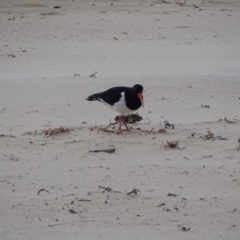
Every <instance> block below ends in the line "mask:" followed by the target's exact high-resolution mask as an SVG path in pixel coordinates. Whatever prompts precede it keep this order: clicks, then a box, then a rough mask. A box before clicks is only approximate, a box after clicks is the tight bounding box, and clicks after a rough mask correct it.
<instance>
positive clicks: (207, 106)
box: [201, 104, 210, 108]
mask: <svg viewBox="0 0 240 240" xmlns="http://www.w3.org/2000/svg"><path fill="white" fill-rule="evenodd" d="M201 107H204V108H210V106H209V105H202V104H201Z"/></svg>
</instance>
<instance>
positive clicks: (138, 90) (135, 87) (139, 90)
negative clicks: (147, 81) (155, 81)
mask: <svg viewBox="0 0 240 240" xmlns="http://www.w3.org/2000/svg"><path fill="white" fill-rule="evenodd" d="M133 89H134V90H135V91H136V92H137V93H142V92H143V86H142V85H140V84H136V85H134V86H133Z"/></svg>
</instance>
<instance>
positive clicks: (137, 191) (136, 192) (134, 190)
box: [127, 188, 140, 195]
mask: <svg viewBox="0 0 240 240" xmlns="http://www.w3.org/2000/svg"><path fill="white" fill-rule="evenodd" d="M132 193H134V194H135V195H137V194H138V193H140V190H139V189H136V188H134V189H133V190H132V191H131V192H128V193H127V194H128V195H130V194H132Z"/></svg>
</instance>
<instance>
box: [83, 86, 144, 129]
mask: <svg viewBox="0 0 240 240" xmlns="http://www.w3.org/2000/svg"><path fill="white" fill-rule="evenodd" d="M142 92H143V86H142V85H140V84H136V85H134V86H133V87H132V88H130V87H113V88H110V89H108V90H106V91H104V92H100V93H95V94H93V95H90V96H89V97H88V98H87V99H86V100H88V101H99V102H101V103H103V104H105V105H106V106H108V107H110V108H112V109H114V110H115V111H117V112H119V113H120V114H121V117H120V119H119V130H121V125H122V123H123V124H124V126H125V127H126V130H127V131H130V130H129V128H128V126H127V124H126V121H125V118H124V114H126V113H132V112H134V111H136V110H137V109H139V108H140V107H141V106H143V107H144V104H143V95H142Z"/></svg>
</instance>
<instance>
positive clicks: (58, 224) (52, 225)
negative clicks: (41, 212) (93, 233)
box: [48, 220, 95, 227]
mask: <svg viewBox="0 0 240 240" xmlns="http://www.w3.org/2000/svg"><path fill="white" fill-rule="evenodd" d="M79 222H95V220H82V221H72V222H64V223H56V224H50V225H48V226H49V227H55V226H60V225H65V224H72V223H79Z"/></svg>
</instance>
